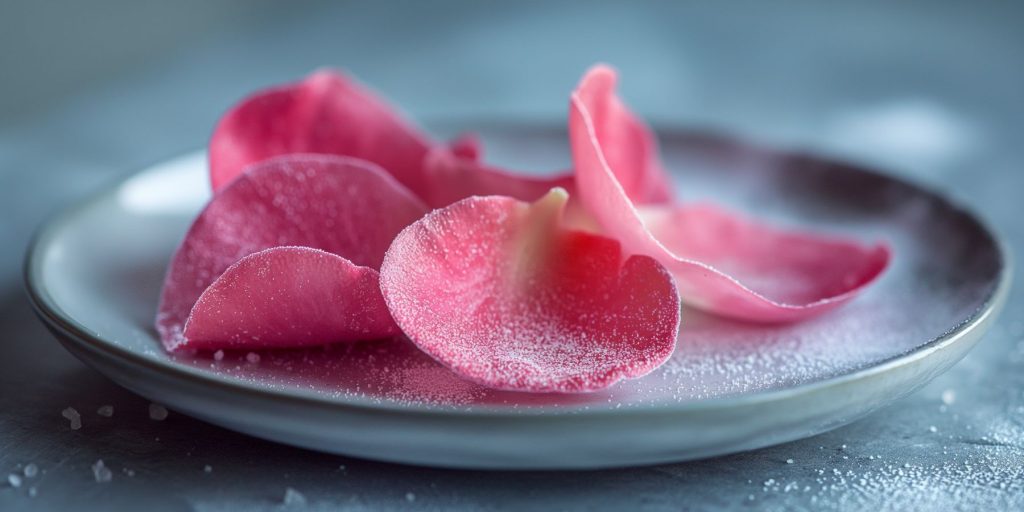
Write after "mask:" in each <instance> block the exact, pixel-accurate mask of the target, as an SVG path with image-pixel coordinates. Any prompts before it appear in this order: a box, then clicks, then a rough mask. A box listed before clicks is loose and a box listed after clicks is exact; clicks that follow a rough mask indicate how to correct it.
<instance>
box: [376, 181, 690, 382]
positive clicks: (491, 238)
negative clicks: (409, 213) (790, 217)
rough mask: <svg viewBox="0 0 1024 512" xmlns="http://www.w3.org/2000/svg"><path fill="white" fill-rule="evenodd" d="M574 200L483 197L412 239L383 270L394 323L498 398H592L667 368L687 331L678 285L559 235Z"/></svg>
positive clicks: (612, 252) (423, 223)
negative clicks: (551, 394)
mask: <svg viewBox="0 0 1024 512" xmlns="http://www.w3.org/2000/svg"><path fill="white" fill-rule="evenodd" d="M566 199H567V196H566V192H565V191H564V190H561V189H554V190H552V191H551V192H550V193H549V194H548V195H546V196H545V197H543V198H542V199H540V200H539V201H537V202H536V203H533V204H527V203H523V202H520V201H517V200H515V199H512V198H509V197H473V198H469V199H465V200H463V201H460V202H458V203H455V204H453V205H451V206H449V207H447V208H444V209H442V210H436V211H434V212H433V213H431V214H429V215H427V216H426V217H424V218H423V219H421V220H420V221H418V222H416V223H415V224H413V225H411V226H409V227H408V228H406V229H405V230H403V231H402V232H401V233H400V234H399V235H398V237H397V238H396V239H395V242H394V244H392V246H391V248H390V249H389V250H388V253H387V256H386V257H385V259H384V264H383V265H382V267H381V289H382V291H383V292H384V298H385V300H386V301H387V304H388V307H389V308H390V309H391V314H392V316H393V317H394V318H395V321H396V322H398V325H399V326H400V327H401V328H402V330H403V331H404V332H405V333H406V334H407V335H408V336H409V337H410V338H411V339H412V340H413V342H414V343H416V345H417V346H419V347H420V348H421V349H422V350H423V351H424V352H426V353H427V354H430V355H431V356H432V357H434V358H435V359H437V360H438V361H440V362H441V363H443V364H445V365H446V366H448V367H449V368H451V369H452V370H453V371H454V372H455V373H457V374H459V375H461V376H463V377H466V378H468V379H470V380H473V381H476V382H478V383H481V384H484V385H486V386H489V387H493V388H500V389H510V390H519V391H559V392H580V391H593V390H597V389H601V388H604V387H607V386H610V385H612V384H614V383H615V382H617V381H618V380H620V379H622V378H633V377H639V376H641V375H645V374H647V373H649V372H650V371H651V370H653V369H654V368H657V367H658V366H659V365H661V364H662V363H663V362H664V361H665V360H666V359H667V358H668V357H669V356H670V355H671V354H672V350H673V348H674V346H675V339H676V332H677V329H678V326H679V297H678V294H677V293H676V289H675V286H674V285H673V283H672V278H671V276H670V275H669V274H668V272H666V270H665V269H664V267H662V266H661V265H660V264H658V263H657V262H656V261H654V260H653V259H651V258H649V257H646V256H632V257H628V258H626V257H625V256H624V255H623V253H622V250H621V248H620V246H619V244H618V242H616V241H615V240H612V239H609V238H605V237H602V236H597V235H592V234H588V233H583V232H578V231H569V230H565V229H563V228H561V227H560V219H559V217H560V216H561V212H562V209H563V208H564V205H565V202H566Z"/></svg>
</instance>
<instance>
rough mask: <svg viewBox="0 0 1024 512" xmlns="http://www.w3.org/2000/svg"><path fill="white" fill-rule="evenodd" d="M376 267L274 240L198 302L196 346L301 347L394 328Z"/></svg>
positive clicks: (191, 338)
mask: <svg viewBox="0 0 1024 512" xmlns="http://www.w3.org/2000/svg"><path fill="white" fill-rule="evenodd" d="M399 333H400V331H399V330H398V326H397V325H395V322H394V320H392V319H391V315H390V314H389V313H388V309H387V305H386V304H385V303H384V297H383V296H381V293H380V274H379V273H378V272H377V271H376V270H373V269H372V268H368V267H361V266H359V265H355V264H353V263H352V262H351V261H348V260H346V259H345V258H342V257H340V256H336V255H334V254H331V253H329V252H324V251H321V250H319V249H311V248H309V247H275V248H272V249H267V250H264V251H260V252H257V253H253V254H250V255H248V256H246V257H244V258H242V259H241V260H239V261H238V262H237V263H235V264H234V265H232V266H231V267H229V268H228V269H227V270H226V271H225V272H224V273H223V274H221V276H220V277H218V278H217V280H216V281H214V282H213V284H211V285H210V287H209V288H207V289H206V291H204V292H203V294H202V295H201V296H200V297H199V300H198V301H196V304H195V306H194V307H193V308H192V312H191V314H190V315H189V317H188V321H187V322H186V324H185V331H184V337H185V339H187V340H188V346H189V347H190V348H194V349H210V350H215V349H243V348H244V349H256V348H277V347H289V348H291V347H304V346H311V345H323V344H326V343H334V342H339V341H359V340H367V339H378V338H387V337H391V336H395V335H397V334H399Z"/></svg>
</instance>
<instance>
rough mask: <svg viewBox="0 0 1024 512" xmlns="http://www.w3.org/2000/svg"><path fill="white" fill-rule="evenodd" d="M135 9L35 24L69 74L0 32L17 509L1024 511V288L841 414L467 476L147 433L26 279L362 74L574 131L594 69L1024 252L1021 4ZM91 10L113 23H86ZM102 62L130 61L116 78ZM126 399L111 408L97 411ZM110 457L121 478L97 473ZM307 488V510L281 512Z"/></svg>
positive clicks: (223, 434) (223, 439) (68, 14)
mask: <svg viewBox="0 0 1024 512" xmlns="http://www.w3.org/2000/svg"><path fill="white" fill-rule="evenodd" d="M120 4H121V3H120V2H116V1H109V2H99V3H97V4H96V5H97V7H96V8H95V9H92V10H88V11H86V10H82V9H78V10H77V11H76V10H75V8H69V9H66V10H60V9H55V10H54V12H52V13H47V12H44V13H40V12H34V13H33V14H34V16H35V18H34V19H32V20H26V23H30V22H34V23H48V21H55V23H48V24H47V27H48V28H46V29H45V30H43V32H44V34H43V35H44V36H45V37H47V38H49V37H51V36H52V37H54V38H56V39H53V40H50V39H47V41H49V42H47V43H46V44H50V43H52V44H53V45H54V46H59V44H60V43H61V41H63V43H64V46H65V47H68V48H71V49H72V50H75V49H77V50H76V51H77V53H76V51H71V50H69V51H68V52H65V53H66V55H63V57H62V58H63V59H65V60H52V59H50V55H49V54H48V53H47V52H46V51H45V49H46V48H47V47H46V44H43V46H40V44H42V43H40V44H36V45H35V46H26V45H20V46H19V44H18V43H19V41H18V40H6V39H4V40H0V42H2V43H3V45H2V49H0V52H2V53H0V58H2V59H3V60H2V61H0V63H2V69H3V70H4V71H3V73H4V79H3V80H0V96H3V98H4V100H0V109H3V110H0V112H4V115H0V244H2V246H3V249H2V251H0V390H2V391H0V477H7V475H8V474H13V475H21V476H20V478H11V480H13V482H12V481H6V482H5V481H4V480H7V478H0V510H5V511H6V510H22V509H25V510H35V509H39V510H51V509H52V510H71V509H76V510H93V509H102V510H137V509H140V508H142V507H145V508H146V509H147V510H150V511H154V512H155V511H157V510H253V509H268V510H278V509H285V510H288V509H303V507H305V508H306V509H312V510H336V509H391V508H403V509H404V508H417V509H418V508H422V509H450V508H466V509H488V510H490V509H497V510H501V509H522V508H526V507H529V506H535V507H539V506H541V505H543V506H544V508H547V509H600V508H607V509H610V510H644V509H655V510H657V509H672V510H678V509H704V508H715V509H729V510H731V509H755V508H756V509H769V510H770V509H796V510H821V509H844V510H872V511H876V510H907V509H953V508H963V509H980V508H987V509H995V510H999V509H1016V510H1019V509H1021V508H1024V295H1022V293H1021V287H1020V286H1019V283H1018V285H1017V286H1015V288H1014V290H1013V291H1012V292H1011V298H1010V302H1009V304H1008V306H1007V308H1006V310H1005V311H1004V312H1003V315H1002V317H1001V319H1000V321H999V322H998V324H997V325H996V326H995V328H994V329H993V330H992V332H990V333H989V334H988V335H987V336H986V338H985V339H984V340H983V341H982V343H981V344H980V345H979V346H978V347H977V348H976V349H975V350H974V351H973V352H972V353H971V354H970V355H969V356H968V357H967V358H966V359H965V360H963V361H962V362H961V363H959V364H958V365H956V366H955V367H954V368H953V369H952V370H950V371H949V372H948V373H946V374H945V375H943V376H941V377H939V378H938V379H936V380H935V381H934V382H933V383H931V384H930V385H928V386H927V387H925V388H924V389H922V390H921V391H919V392H917V393H915V394H913V395H912V396H910V397H909V398H906V399H904V400H902V401H900V402H898V403H897V404H896V405H894V406H892V407H889V408H887V409H885V410H882V411H880V412H878V413H876V414H874V415H872V416H870V417H868V418H866V419H864V420H862V421H859V422H857V423H855V424H853V425H850V426H848V427H845V428H841V429H838V430H835V431H833V432H830V433H827V434H824V435H821V436H818V437H814V438H811V439H806V440H803V441H799V442H794V443H789V444H786V445H782V446H777V447H773V448H768V449H764V450H759V451H755V452H750V453H744V454H739V455H733V456H728V457H721V458H717V459H711V460H705V461H698V462H691V463H683V464H673V465H664V466H656V467H643V468H633V469H623V470H607V471H597V472H469V471H453V470H442V469H431V468H418V467H407V466H400V465H392V464H384V463H377V462H370V461H364V460H355V459H349V458H345V457H339V456H332V455H326V454H320V453H314V452H309V451H304V450H300V449H295V448H290V447H286V446H282V445H277V444H273V443H269V442H265V441H260V440H258V439H253V438H250V437H246V436H243V435H240V434H235V433H233V432H230V431H227V430H224V429H221V428H217V427H214V426H210V425H207V424H205V423H202V422H200V421H197V420H193V419H191V418H188V417H185V416H183V415H180V414H176V413H174V412H173V411H172V412H171V413H170V415H169V417H168V418H167V419H166V420H164V421H153V420H151V419H149V416H148V412H147V411H148V405H149V404H148V402H147V401H146V400H145V399H142V398H140V397H137V396H135V395H133V394H131V393H129V392H127V391H124V390H122V389H121V388H119V387H117V386H116V385H115V384H113V383H111V382H110V381H108V380H107V379H105V378H104V377H103V376H101V375H100V374H98V373H96V372H95V371H93V370H91V369H89V368H87V367H86V366H84V365H83V364H81V363H79V362H78V361H77V360H75V359H74V358H72V357H71V356H70V355H68V354H67V353H66V352H64V350H63V349H62V348H61V347H60V346H59V345H58V344H57V342H56V341H55V340H54V339H52V338H51V337H50V336H49V335H48V334H47V333H46V331H45V330H44V329H43V327H42V325H41V324H40V323H39V322H38V321H37V320H36V319H35V318H34V316H33V315H32V313H31V311H30V308H29V306H28V304H27V302H26V299H25V296H24V294H23V292H22V286H21V276H20V265H21V259H22V255H23V253H24V248H25V245H26V243H27V241H28V239H29V237H30V234H31V231H32V230H33V229H34V228H35V226H37V225H38V223H39V222H41V221H42V220H44V219H45V218H46V217H47V216H48V215H50V214H52V213H54V212H56V211H57V210H59V209H60V208H61V207H62V206H64V205H65V204H66V203H67V202H69V201H73V200H75V199H77V198H80V197H82V196H83V195H87V194H89V193H90V192H93V191H96V190H99V189H101V188H102V187H104V186H105V185H106V184H108V183H110V182H111V181H112V180H115V179H118V178H120V177H123V176H125V175H127V174H130V173H131V172H133V171H135V170H138V169H140V168H142V167H143V166H145V165H147V164H151V163H154V162H157V161H160V160H162V159H165V158H168V157H170V156H174V155H177V154H180V153H182V152H185V151H188V150H191V149H195V148H197V147H201V146H202V145H203V144H204V143H205V140H206V137H207V135H208V133H209V131H210V129H211V126H212V124H213V122H214V121H215V119H216V118H217V116H218V115H219V113H220V112H221V111H222V110H223V109H224V108H225V107H226V106H227V105H229V104H230V103H231V102H233V101H235V100H237V99H238V98H239V97H240V96H241V95H243V94H245V93H246V92H249V91H251V90H252V89H254V88H257V87H260V86H263V85H266V84H270V83H274V82H279V81H283V80H288V79H292V78H295V77H298V76H301V75H303V74H305V73H306V72H308V71H309V70H311V69H313V68H315V67H318V66H321V65H333V66H341V67H345V68H348V69H350V70H351V71H353V72H354V73H355V74H357V75H358V76H360V77H361V78H362V79H363V80H364V81H365V82H368V83H370V84H373V85H374V86H375V87H377V88H378V89H380V90H382V91H384V92H386V93H387V94H388V95H389V96H391V97H392V98H394V99H395V100H396V101H397V102H399V103H401V104H402V105H403V106H405V107H406V108H407V110H409V111H410V112H411V113H412V114H414V115H415V116H417V117H421V118H436V117H439V116H450V115H473V116H482V117H489V116H500V117H513V118H529V119H558V118H561V117H562V116H563V115H564V111H565V108H566V101H567V93H568V91H569V90H570V89H571V87H572V86H573V85H574V83H575V81H576V79H577V78H578V75H579V74H580V73H581V72H582V71H583V70H584V69H585V68H586V67H587V66H588V65H589V64H591V63H592V62H594V61H598V60H604V61H608V62H611V63H613V64H615V65H616V66H618V67H619V68H620V70H621V71H622V75H623V83H622V88H623V93H624V94H625V96H626V97H627V98H628V99H629V101H630V102H631V103H632V104H633V105H634V106H635V107H636V109H637V110H639V111H640V112H642V113H644V114H647V115H648V116H649V117H651V118H654V119H658V120H666V121H671V122H675V123H683V124H688V125H696V126H706V127H710V128H714V129H719V130H727V131H730V132H734V133H739V134H743V135H746V136H748V137H751V138H754V139H758V140H762V141H768V142H771V143H775V144H779V145H784V146H789V147H802V148H809V149H813V150H816V151H819V152H823V153H827V154H832V155H837V156H841V157H844V158H849V159H853V160H857V161H861V162H866V163H869V164H873V165H876V166H880V167H883V168H885V169H887V170H888V171H889V172H892V173H896V174H902V175H905V176H907V177H909V178H910V179H912V180H914V181H916V182H919V183H923V184H926V185H929V186H931V187H933V188H935V189H938V190H941V191H943V192H944V193H946V194H948V195H950V196H951V197H953V198H954V199H955V200H957V201H959V202H962V203H964V204H968V205H970V206H971V207H973V208H974V209H975V210H976V211H978V212H979V213H980V214H981V215H982V216H983V217H984V218H985V219H987V220H988V221H989V222H990V223H991V224H992V225H993V226H994V227H995V228H996V230H997V231H999V233H1000V234H1001V235H1002V236H1003V237H1004V238H1005V239H1006V240H1007V241H1008V245H1009V246H1010V248H1011V250H1012V251H1013V252H1014V253H1016V254H1017V255H1021V254H1024V220H1022V219H1024V208H1022V206H1021V199H1020V197H1021V193H1022V191H1024V135H1022V134H1024V93H1022V91H1024V64H1022V62H1021V55H1022V54H1024V30H1021V28H1020V27H1021V26H1022V23H1024V8H1022V7H1021V5H1020V4H1016V5H1012V4H1011V3H1010V2H1004V3H998V4H997V3H990V4H988V5H987V6H986V7H984V8H972V7H969V6H968V5H967V4H966V3H965V4H963V5H957V4H950V5H946V4H944V3H936V2H901V3H899V5H895V4H893V5H887V4H890V3H888V2H879V3H878V4H877V5H875V3H873V2H868V3H863V2H857V3H852V2H849V3H835V4H834V5H825V3H821V2H796V1H794V2H784V3H781V4H780V3H777V2H772V3H763V2H749V3H746V2H734V3H729V4H728V5H726V4H724V3H706V4H705V3H702V4H696V5H676V4H664V5H644V6H634V7H630V8H626V7H625V6H620V7H595V6H587V5H582V4H573V3H560V4H557V5H554V4H552V5H546V6H545V5H541V4H530V3H525V4H524V3H517V4H516V5H515V6H513V5H505V6H478V5H476V4H470V3H465V4H444V3H436V4H435V3H430V4H429V5H427V3H426V2H423V3H413V2H409V3H404V4H387V5H383V4H382V5H378V6H375V7H368V6H365V5H362V6H348V5H337V4H335V5H324V6H320V5H310V6H308V7H306V8H304V9H302V10H289V11H283V10H281V9H282V7H277V6H273V5H264V4H246V5H247V6H251V7H250V8H248V9H247V10H246V11H245V12H244V13H243V12H241V11H239V12H237V13H235V12H232V11H230V10H227V8H226V7H218V8H217V9H218V10H216V11H214V8H213V7H209V6H204V5H203V4H201V3H196V4H195V5H193V6H192V7H194V8H195V12H194V13H186V14H183V13H182V12H179V11H175V12H174V13H169V12H162V11H161V10H160V9H161V8H156V7H154V8H151V9H150V10H151V11H152V12H149V11H146V10H145V9H141V8H136V7H132V8H128V7H127V3H125V4H126V5H120ZM281 5H282V6H284V4H281ZM107 8H109V9H110V12H104V11H103V10H104V9H107ZM140 9H141V10H140ZM39 10H40V9H36V11H39ZM12 12H19V11H18V9H14V10H13V11H12ZM186 12H187V11H186ZM51 17H52V18H51ZM9 20H10V18H8V21H7V23H9V24H11V26H14V23H12V22H10V21H9ZM90 23H93V24H95V26H96V27H99V28H96V29H94V30H92V31H91V32H90V31H89V30H86V29H81V26H82V25H83V24H84V25H86V26H89V24H90ZM102 23H108V25H109V26H104V25H102ZM76 27H78V28H76ZM20 30H21V32H20V33H22V34H24V35H25V36H26V37H30V36H32V34H33V33H34V32H33V30H32V29H31V27H30V28H29V29H26V28H25V27H21V28H20ZM0 32H5V31H0ZM11 33H12V32H11V31H6V34H7V35H6V36H0V37H13V36H11V35H10V34H11ZM13 33H17V31H14V32H13ZM42 37H43V36H38V37H36V39H35V41H36V42H37V43H38V41H40V40H42ZM61 38H63V39H61ZM133 40H135V41H139V43H138V45H137V47H138V48H135V47H133V46H132V45H133V42H132V41H133ZM100 43H102V44H100ZM104 45H106V46H104ZM39 48H43V50H39ZM90 48H91V49H93V50H94V51H93V52H92V53H90V52H89V49H90ZM33 49H35V50H37V51H36V53H32V51H33ZM21 52H24V53H21ZM96 52H100V53H103V52H106V53H109V54H110V55H111V56H114V57H117V56H120V60H119V61H118V63H119V64H118V65H116V66H115V65H113V64H110V65H109V66H108V67H107V68H104V67H103V66H101V65H100V64H99V63H102V62H107V61H105V60H103V59H102V57H103V55H99V56H97V55H95V53H96ZM112 58H113V57H112ZM48 59H50V60H48ZM90 59H92V60H90ZM93 61H95V63H96V64H95V65H94V64H93ZM85 65H88V67H89V70H86V71H82V72H81V73H79V74H78V75H75V74H73V73H71V72H70V71H68V69H72V68H73V67H74V66H85ZM61 66H64V67H61ZM58 68H59V69H58ZM90 70H92V71H90ZM76 76H80V77H82V78H81V82H72V83H70V84H69V83H66V81H67V80H72V78H70V77H76ZM12 77H13V78H12ZM36 77H37V78H38V81H40V82H45V83H40V85H39V86H38V90H36V88H35V87H34V85H33V83H34V80H36ZM37 92H38V94H36V93H37ZM108 404H109V405H113V406H114V415H113V416H112V417H109V418H107V417H103V416H100V415H98V414H96V410H97V408H99V407H100V406H102V405H108ZM69 406H71V407H75V408H76V409H77V410H78V411H80V412H81V413H82V416H83V420H82V421H83V424H84V425H83V427H82V428H81V429H80V430H75V431H73V430H71V429H69V428H68V422H67V420H65V419H64V418H63V417H61V410H63V409H64V408H66V407H69ZM99 459H102V460H103V461H104V463H105V465H106V466H107V467H109V468H110V469H111V470H112V475H113V477H112V480H111V481H110V482H107V483H97V482H96V481H95V479H94V475H93V470H92V466H93V465H94V464H95V463H96V461H97V460H99ZM29 464H31V465H33V466H32V467H34V468H38V474H36V475H35V476H33V477H28V476H25V473H26V471H25V468H26V466H27V465H29ZM207 468H209V470H207ZM28 473H32V471H31V470H29V471H28ZM14 483H18V484H20V485H17V486H15V485H13V484H14ZM288 488H292V489H294V490H295V491H296V492H298V493H300V494H301V495H302V497H303V499H302V500H299V499H297V498H296V496H297V495H294V494H293V495H292V497H293V498H296V499H293V500H291V501H292V503H285V495H286V489H288ZM299 501H303V502H304V503H298V502H299Z"/></svg>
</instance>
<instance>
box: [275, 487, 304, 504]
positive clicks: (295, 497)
mask: <svg viewBox="0 0 1024 512" xmlns="http://www.w3.org/2000/svg"><path fill="white" fill-rule="evenodd" d="M281 503H282V504H283V505H285V506H288V507H301V506H305V505H306V496H305V495H303V494H302V493H301V492H299V491H297V490H295V489H293V488H291V487H287V488H285V490H284V497H283V498H282V499H281Z"/></svg>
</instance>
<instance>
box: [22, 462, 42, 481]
mask: <svg viewBox="0 0 1024 512" xmlns="http://www.w3.org/2000/svg"><path fill="white" fill-rule="evenodd" d="M21 473H22V474H23V475H25V478H35V477H36V475H38V474H39V466H37V465H35V463H32V462H29V463H28V464H25V469H23V470H22V471H21Z"/></svg>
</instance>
